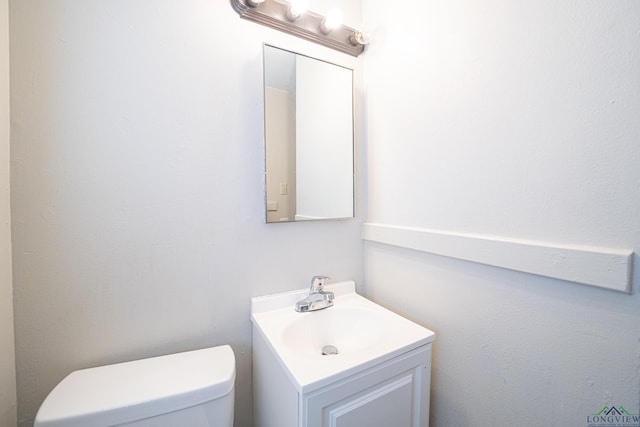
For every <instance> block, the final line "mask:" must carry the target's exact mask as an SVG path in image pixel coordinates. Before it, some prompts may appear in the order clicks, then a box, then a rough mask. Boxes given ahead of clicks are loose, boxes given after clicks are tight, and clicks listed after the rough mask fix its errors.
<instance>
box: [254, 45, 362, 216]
mask: <svg viewBox="0 0 640 427" xmlns="http://www.w3.org/2000/svg"><path fill="white" fill-rule="evenodd" d="M264 110H265V155H266V159H265V165H266V212H267V215H266V220H267V222H268V223H269V222H286V221H304V220H320V219H335V218H352V217H353V215H354V214H353V206H354V183H353V176H354V175H353V72H352V70H350V69H348V68H344V67H341V66H338V65H335V64H331V63H328V62H325V61H321V60H318V59H314V58H310V57H307V56H304V55H300V54H296V53H294V52H289V51H286V50H283V49H279V48H276V47H273V46H269V45H265V46H264Z"/></svg>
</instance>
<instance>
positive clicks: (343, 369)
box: [251, 281, 435, 392]
mask: <svg viewBox="0 0 640 427" xmlns="http://www.w3.org/2000/svg"><path fill="white" fill-rule="evenodd" d="M325 288H326V290H328V291H332V292H334V293H335V300H334V306H333V307H329V308H326V309H324V310H319V311H313V312H307V313H298V312H296V311H295V310H294V306H295V303H296V301H299V300H301V299H303V298H305V297H306V296H307V295H308V293H309V290H308V289H304V290H299V291H293V292H286V293H283V294H276V295H268V296H264V297H257V298H252V299H251V320H252V322H253V323H254V325H255V326H256V330H257V331H258V332H259V333H260V334H261V335H262V336H263V337H264V339H265V341H266V342H267V344H268V345H269V347H270V348H271V350H272V351H273V353H274V354H275V356H276V358H277V360H278V362H279V363H280V364H281V365H282V367H283V368H284V370H285V371H286V372H287V374H288V375H289V377H290V379H291V380H292V381H293V383H294V384H295V385H296V388H297V389H298V391H299V392H308V391H312V390H315V389H317V388H319V387H322V386H324V385H326V384H329V383H331V382H333V381H336V380H339V379H341V378H345V377H347V376H349V375H352V374H354V373H357V372H359V371H361V370H364V369H367V368H369V367H371V366H373V365H376V364H378V363H381V362H383V361H385V360H389V359H391V358H393V357H395V356H397V355H400V354H402V353H404V352H407V351H409V350H412V349H414V348H417V347H420V346H422V345H426V344H428V343H430V342H432V341H433V340H434V338H435V335H434V333H433V332H431V331H430V330H428V329H426V328H423V327H422V326H420V325H417V324H415V323H413V322H411V321H410V320H407V319H405V318H403V317H401V316H399V315H397V314H395V313H393V312H391V311H389V310H387V309H385V308H383V307H381V306H379V305H377V304H375V303H373V302H371V301H369V300H367V299H366V298H364V297H362V296H360V295H358V294H357V293H356V292H355V283H354V282H353V281H346V282H339V283H335V284H330V285H327V286H326V287H325ZM326 345H332V346H335V347H336V348H337V350H338V354H334V355H323V354H322V349H323V347H324V346H326Z"/></svg>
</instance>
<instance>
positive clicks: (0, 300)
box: [0, 0, 16, 427]
mask: <svg viewBox="0 0 640 427" xmlns="http://www.w3.org/2000/svg"><path fill="white" fill-rule="evenodd" d="M9 206H10V203H9V3H8V1H4V0H2V1H0V425H1V426H8V427H10V426H15V425H16V369H15V357H14V338H13V291H12V283H11V225H10V224H11V221H10V218H11V213H10V207H9Z"/></svg>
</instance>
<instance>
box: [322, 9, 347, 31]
mask: <svg viewBox="0 0 640 427" xmlns="http://www.w3.org/2000/svg"><path fill="white" fill-rule="evenodd" d="M342 19H343V16H342V11H341V10H340V9H335V8H334V9H331V10H330V11H329V12H327V17H326V19H325V21H324V25H325V26H326V27H327V28H330V29H332V30H335V29H336V28H338V27H339V26H340V25H342Z"/></svg>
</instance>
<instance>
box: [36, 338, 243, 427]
mask: <svg viewBox="0 0 640 427" xmlns="http://www.w3.org/2000/svg"><path fill="white" fill-rule="evenodd" d="M235 377H236V366H235V357H234V354H233V350H232V349H231V347H229V346H228V345H224V346H219V347H212V348H205V349H202V350H195V351H188V352H184V353H177V354H170V355H168V356H160V357H153V358H150V359H143V360H135V361H133V362H125V363H118V364H115V365H108V366H101V367H98V368H91V369H83V370H80V371H75V372H72V373H71V374H69V375H68V376H67V377H66V378H65V379H63V380H62V381H61V382H60V384H58V385H57V386H56V387H55V388H54V389H53V390H52V391H51V393H49V395H48V396H47V398H46V399H45V401H44V402H43V403H42V406H40V409H39V410H38V414H37V415H36V420H35V424H34V427H107V426H118V427H178V426H180V427H182V426H185V427H186V426H189V427H232V426H233V404H234V384H235Z"/></svg>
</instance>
